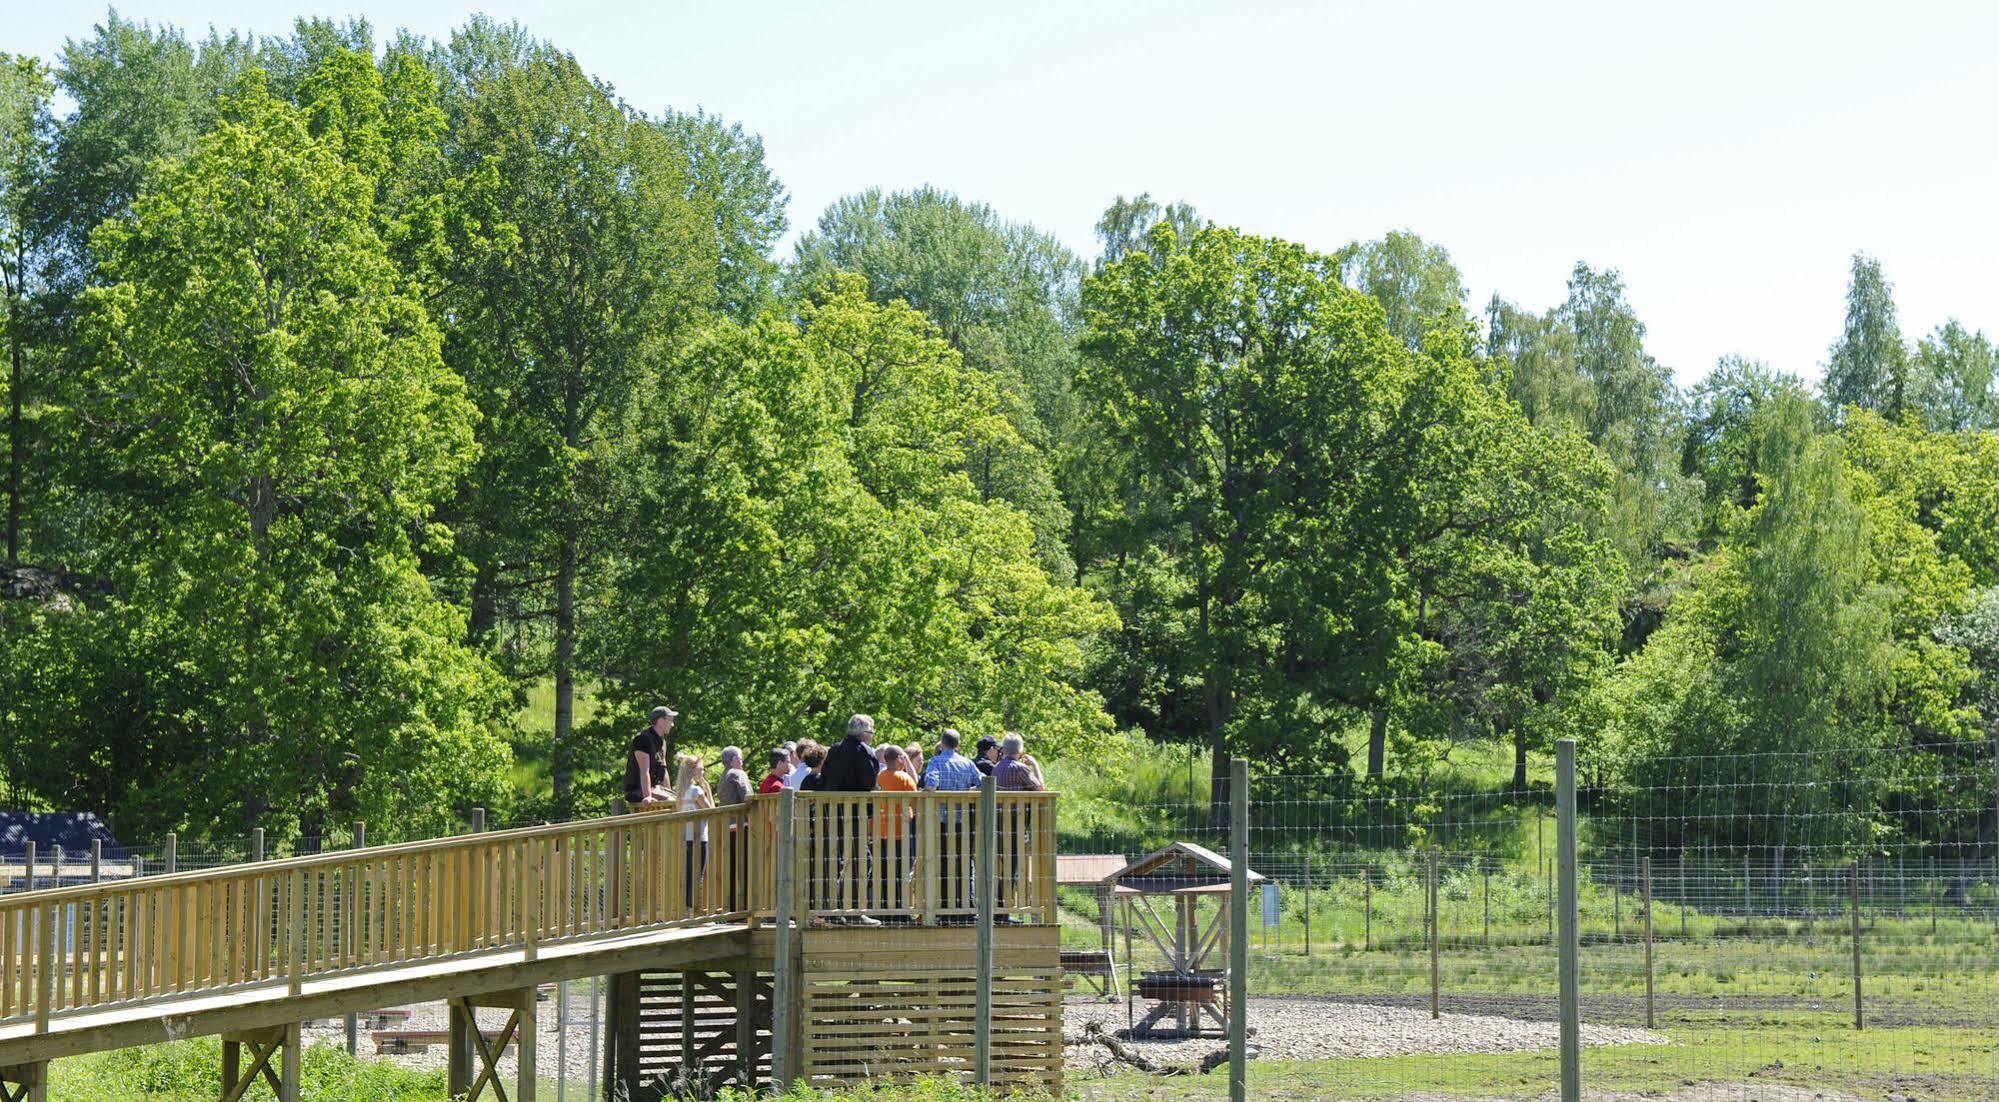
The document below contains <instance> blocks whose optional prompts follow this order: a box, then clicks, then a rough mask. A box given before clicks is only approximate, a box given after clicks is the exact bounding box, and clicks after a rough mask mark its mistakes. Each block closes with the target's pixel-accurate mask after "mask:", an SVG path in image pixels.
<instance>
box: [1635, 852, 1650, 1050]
mask: <svg viewBox="0 0 1999 1102" xmlns="http://www.w3.org/2000/svg"><path fill="white" fill-rule="evenodd" d="M1638 890H1639V891H1641V892H1643V893H1644V897H1645V1028H1646V1029H1651V1028H1652V1024H1653V1023H1652V858H1650V857H1640V858H1639V859H1638Z"/></svg>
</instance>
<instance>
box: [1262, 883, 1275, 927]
mask: <svg viewBox="0 0 1999 1102" xmlns="http://www.w3.org/2000/svg"><path fill="white" fill-rule="evenodd" d="M1277 923H1278V905H1277V885H1276V884H1275V883H1273V882H1270V881H1265V882H1264V885H1263V925H1264V926H1265V927H1271V926H1275V925H1277Z"/></svg>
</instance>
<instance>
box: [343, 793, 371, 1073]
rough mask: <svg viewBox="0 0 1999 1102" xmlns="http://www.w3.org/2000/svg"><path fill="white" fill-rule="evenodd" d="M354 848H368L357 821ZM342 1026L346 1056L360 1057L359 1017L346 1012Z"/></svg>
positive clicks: (363, 827)
mask: <svg viewBox="0 0 1999 1102" xmlns="http://www.w3.org/2000/svg"><path fill="white" fill-rule="evenodd" d="M354 848H355V849H367V848H368V824H367V823H364V822H362V821H361V820H359V819H356V820H354ZM343 1024H344V1025H345V1026H346V1027H347V1055H349V1056H358V1055H360V1053H361V1016H360V1015H359V1014H356V1013H354V1012H353V1011H352V1010H349V1011H348V1012H347V1018H346V1021H345V1022H344V1023H343Z"/></svg>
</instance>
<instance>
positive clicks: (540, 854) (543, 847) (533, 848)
mask: <svg viewBox="0 0 1999 1102" xmlns="http://www.w3.org/2000/svg"><path fill="white" fill-rule="evenodd" d="M522 844H523V845H524V846H525V847H526V851H525V853H524V854H523V858H522V864H523V865H525V866H526V867H525V868H523V869H522V870H521V873H522V875H523V876H525V877H526V879H527V885H526V887H525V889H524V890H525V891H526V892H527V895H526V896H524V897H523V898H522V900H521V926H522V927H523V929H522V930H521V953H522V955H523V956H524V957H525V958H526V959H528V960H539V959H540V958H541V893H542V889H543V888H544V887H546V886H547V884H548V865H549V862H548V856H547V855H548V852H549V848H550V845H551V843H550V842H549V840H548V839H547V838H529V839H528V840H527V841H526V842H524V843H522ZM557 997H558V998H560V997H561V993H560V992H558V993H557ZM556 1066H558V1067H561V1066H563V1065H562V1062H561V1061H560V1060H558V1061H556ZM563 1074H565V1075H566V1074H567V1072H564V1073H563Z"/></svg>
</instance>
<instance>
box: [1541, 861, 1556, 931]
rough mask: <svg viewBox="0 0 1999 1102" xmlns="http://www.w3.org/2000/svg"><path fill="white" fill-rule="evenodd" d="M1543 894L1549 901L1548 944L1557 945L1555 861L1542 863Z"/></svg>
mask: <svg viewBox="0 0 1999 1102" xmlns="http://www.w3.org/2000/svg"><path fill="white" fill-rule="evenodd" d="M1541 895H1542V897H1543V898H1545V899H1546V900H1547V901H1548V946H1549V948H1553V947H1554V945H1555V877H1554V862H1552V861H1544V862H1542V864H1541Z"/></svg>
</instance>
